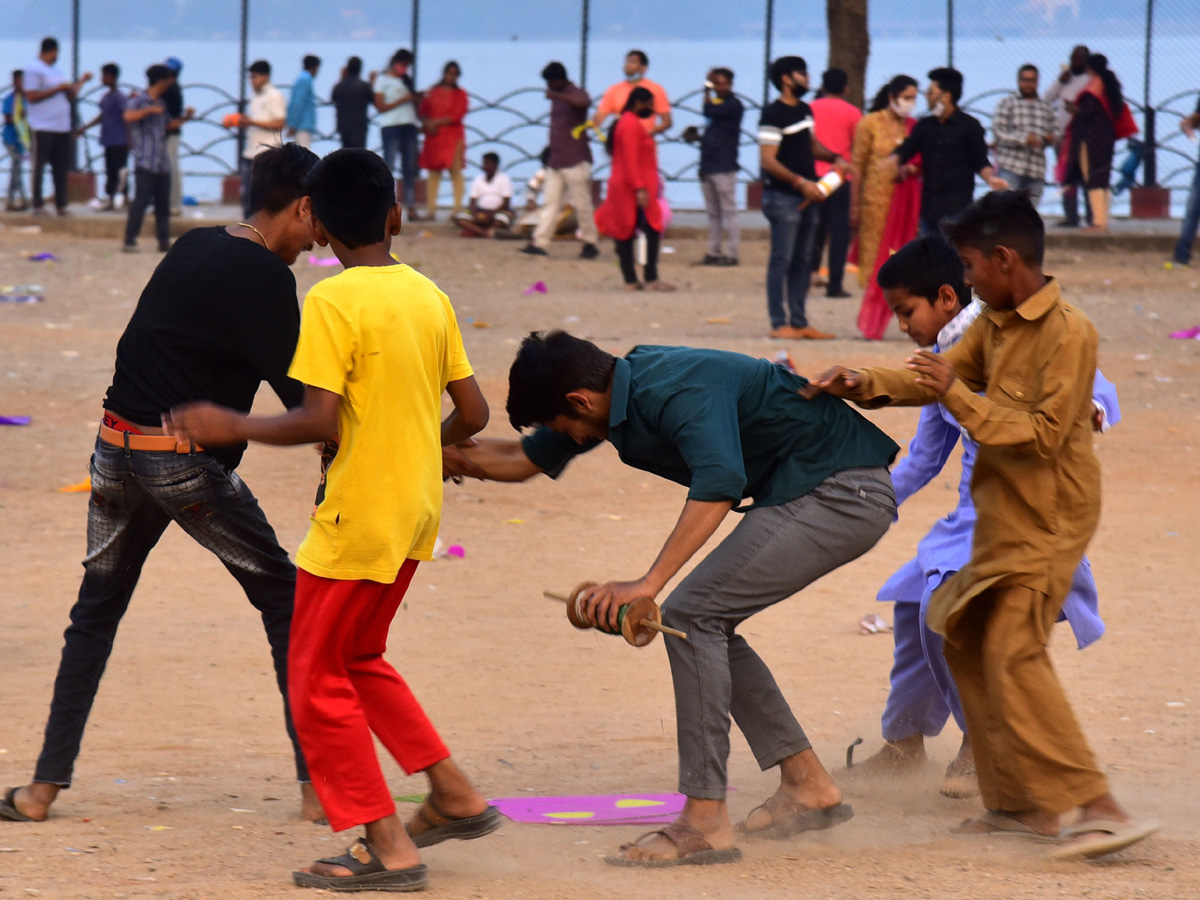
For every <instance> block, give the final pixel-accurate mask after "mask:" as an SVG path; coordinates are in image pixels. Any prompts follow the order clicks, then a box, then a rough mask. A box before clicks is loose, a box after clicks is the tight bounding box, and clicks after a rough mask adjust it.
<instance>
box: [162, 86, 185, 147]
mask: <svg viewBox="0 0 1200 900" xmlns="http://www.w3.org/2000/svg"><path fill="white" fill-rule="evenodd" d="M162 102H163V106H164V107H165V108H166V110H167V118H168V119H181V118H183V88H181V87H180V86H179V82H178V81H173V82H171V86H170V87H168V88H167V89H166V90H165V91H163V95H162ZM182 130H183V126H180V127H179V128H168V129H167V134H179V133H180V131H182Z"/></svg>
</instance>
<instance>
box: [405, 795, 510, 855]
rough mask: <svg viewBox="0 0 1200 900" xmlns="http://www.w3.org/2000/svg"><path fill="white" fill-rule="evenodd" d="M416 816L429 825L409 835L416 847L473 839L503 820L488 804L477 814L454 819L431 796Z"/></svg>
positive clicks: (492, 829) (498, 824) (488, 831)
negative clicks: (438, 806) (439, 807)
mask: <svg viewBox="0 0 1200 900" xmlns="http://www.w3.org/2000/svg"><path fill="white" fill-rule="evenodd" d="M417 818H419V819H420V820H421V821H422V822H424V823H425V824H426V825H428V826H429V827H428V828H426V829H425V830H424V831H422V832H419V833H418V834H410V835H409V837H411V838H412V842H413V843H414V844H416V845H417V846H418V847H432V846H433V845H434V844H440V843H441V842H442V841H451V840H458V841H473V840H475V839H476V838H481V837H483V836H485V835H488V834H491V833H492V832H493V831H495V830H496V829H497V828H499V827H500V826H501V825H502V824H503V822H504V817H503V816H501V815H500V810H498V809H496V807H494V806H489V807H488V808H487V809H485V810H484V811H483V812H481V813H480V814H479V815H477V816H466V817H464V818H461V819H456V818H454V817H453V816H448V815H446V814H445V813H444V812H442V811H441V810H440V809H438V808H437V805H436V804H435V803H434V802H433V797H426V798H425V802H424V803H422V804H421V806H420V807H419V808H418V809H417Z"/></svg>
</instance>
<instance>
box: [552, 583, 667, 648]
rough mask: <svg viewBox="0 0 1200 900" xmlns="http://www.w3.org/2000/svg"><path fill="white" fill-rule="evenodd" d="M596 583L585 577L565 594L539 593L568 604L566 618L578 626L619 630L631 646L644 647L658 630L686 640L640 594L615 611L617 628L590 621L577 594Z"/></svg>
mask: <svg viewBox="0 0 1200 900" xmlns="http://www.w3.org/2000/svg"><path fill="white" fill-rule="evenodd" d="M595 586H596V582H594V581H585V582H583V583H582V584H580V585H577V586H576V587H575V589H574V590H573V591H571V593H570V595H569V596H565V597H564V596H563V595H562V594H556V593H554V592H553V591H543V592H542V595H543V596H544V597H546V598H547V599H549V600H558V601H560V602H562V603H565V604H566V605H567V619H568V620H569V621H570V623H571V624H572V625H574V626H575V627H576V628H578V629H580V630H586V629H589V628H594V629H596V630H597V631H602V632H604V633H605V634H619V635H621V637H623V638H625V641H626V643H629V644H632V645H633V646H634V647H645V646H646V645H647V644H649V643H650V642H651V641H652V640H654V638H655V636H656V635H657V634H659V633H660V632H661V633H662V634H669V635H672V636H673V637H677V638H682V639H683V640H685V641H686V640H687V635H686V634H684V633H683V632H682V631H678V630H676V629H674V628H668V627H667V626H666V625H664V624H662V613H661V612H660V611H659V609H658V604H657V603H655V602H654V601H653V600H652V599H651V598H650V597H640V598H638V599H637V600H634V601H633V602H632V603H627V604H625V605H624V606H622V607H621V608H620V609H619V610H618V611H617V622H618V623H619V627H618V630H617V631H613V630H612V629H611V628H609V627H608V626H607V625H592V624H591V623H590V622H588V621H587V619H585V618H584V614H583V609H582V607H581V605H580V598H581V596H582V594H583V592H584V591H586V590H587V589H588V588H590V587H595Z"/></svg>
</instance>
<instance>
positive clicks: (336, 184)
mask: <svg viewBox="0 0 1200 900" xmlns="http://www.w3.org/2000/svg"><path fill="white" fill-rule="evenodd" d="M307 187H308V195H309V196H310V197H312V211H313V216H314V217H315V218H317V219H318V220H320V222H321V224H322V225H324V226H325V230H326V231H327V232H329V236H330V237H332V238H334V239H335V240H337V241H338V242H339V243H341V244H344V245H345V246H346V247H347V248H348V249H350V250H357V249H358V248H360V247H367V246H370V245H371V244H378V243H380V242H381V241H382V240H383V239H384V229H385V228H387V217H388V213H389V212H390V211H391V209H392V207H393V206H395V205H396V181H395V179H394V178H392V173H391V170H390V169H388V167H387V164H386V163H385V162H384V161H383V160H382V159H380V158H379V155H378V154H377V153H374V152H373V151H371V150H364V149H347V150H335V151H334V152H333V153H330V154H329V155H328V156H326V157H325V158H324V159H322V160H321V161H320V162H319V163H317V165H316V166H314V167H313V170H312V171H311V172H309V174H308V181H307Z"/></svg>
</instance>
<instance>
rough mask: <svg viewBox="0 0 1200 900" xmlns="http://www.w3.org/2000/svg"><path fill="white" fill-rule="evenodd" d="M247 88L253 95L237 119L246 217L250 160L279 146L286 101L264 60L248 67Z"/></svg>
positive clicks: (285, 117) (285, 120)
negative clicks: (241, 141) (241, 143)
mask: <svg viewBox="0 0 1200 900" xmlns="http://www.w3.org/2000/svg"><path fill="white" fill-rule="evenodd" d="M248 71H249V73H250V87H252V88H253V89H254V93H253V94H252V95H251V96H250V100H249V102H248V103H247V105H246V112H245V113H244V114H243V115H242V117H241V122H240V127H241V128H242V129H243V130H244V131H245V144H244V146H243V148H242V158H241V160H240V161H239V162H240V168H241V175H242V212H243V214H244V215H245V216H247V217H249V215H250V173H251V171H252V170H253V166H254V157H256V156H258V154H260V153H262V152H263V151H264V150H266V149H268V148H270V147H279V146H282V145H283V134H282V132H283V126H284V125H285V124H286V123H287V101H286V100H284V99H283V94H282V93H281V92H280V90H279V88H277V87H275V85H273V84H271V64H270V63H269V62H267V61H266V60H265V59H259V60H255V61H254V62H252V63H251V64H250V68H249V70H248Z"/></svg>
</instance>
